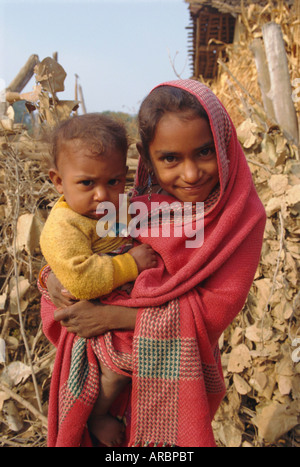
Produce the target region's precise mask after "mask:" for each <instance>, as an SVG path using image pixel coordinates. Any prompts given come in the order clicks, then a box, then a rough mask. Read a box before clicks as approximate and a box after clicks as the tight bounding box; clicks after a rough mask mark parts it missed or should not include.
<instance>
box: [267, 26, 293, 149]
mask: <svg viewBox="0 0 300 467" xmlns="http://www.w3.org/2000/svg"><path fill="white" fill-rule="evenodd" d="M262 32H263V39H264V44H265V50H266V56H267V62H268V69H269V75H270V83H271V90H270V93H269V97H270V99H271V100H272V102H273V108H274V113H275V117H276V120H277V122H278V125H279V126H280V127H281V128H282V130H283V132H284V133H285V134H286V136H287V137H288V138H289V139H291V140H293V141H294V143H295V144H296V145H298V141H299V135H298V120H297V114H296V109H295V107H294V103H293V100H292V86H291V80H290V74H289V68H288V61H287V56H286V51H285V46H284V41H283V36H282V31H281V27H280V25H279V24H276V23H273V22H270V23H266V24H264V25H263V27H262Z"/></svg>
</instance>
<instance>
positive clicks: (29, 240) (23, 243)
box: [16, 213, 43, 254]
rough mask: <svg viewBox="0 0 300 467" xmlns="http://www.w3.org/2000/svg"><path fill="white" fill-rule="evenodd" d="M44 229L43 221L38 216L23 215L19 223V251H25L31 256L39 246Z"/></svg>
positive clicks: (17, 240)
mask: <svg viewBox="0 0 300 467" xmlns="http://www.w3.org/2000/svg"><path fill="white" fill-rule="evenodd" d="M42 228H43V221H42V220H41V219H40V217H39V216H38V215H37V214H31V213H27V214H23V215H22V216H20V217H19V219H18V223H17V239H16V244H17V250H18V251H22V249H24V250H25V251H27V253H29V254H33V253H34V250H35V249H36V248H37V247H38V246H39V241H40V235H41V231H42Z"/></svg>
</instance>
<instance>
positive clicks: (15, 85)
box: [7, 55, 39, 92]
mask: <svg viewBox="0 0 300 467" xmlns="http://www.w3.org/2000/svg"><path fill="white" fill-rule="evenodd" d="M38 63H39V57H38V55H31V56H30V57H29V59H28V60H27V62H26V63H25V65H24V66H23V67H22V68H21V70H20V71H19V73H18V74H17V76H16V77H15V78H14V79H13V80H12V82H11V83H10V85H9V86H8V87H7V91H13V92H21V91H22V89H24V88H25V86H26V84H27V83H28V81H29V80H30V79H31V78H32V76H33V73H34V67H35V65H37V64H38Z"/></svg>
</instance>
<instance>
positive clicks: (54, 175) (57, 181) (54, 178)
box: [48, 168, 64, 195]
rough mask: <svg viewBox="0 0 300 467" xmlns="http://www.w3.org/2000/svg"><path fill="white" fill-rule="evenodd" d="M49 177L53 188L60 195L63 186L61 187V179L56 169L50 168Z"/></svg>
mask: <svg viewBox="0 0 300 467" xmlns="http://www.w3.org/2000/svg"><path fill="white" fill-rule="evenodd" d="M48 173H49V177H50V180H51V182H52V183H53V185H54V186H55V188H56V189H57V191H58V193H60V194H61V195H62V194H63V192H64V190H63V185H62V178H61V176H60V174H59V172H58V170H57V169H54V168H51V169H49V172H48Z"/></svg>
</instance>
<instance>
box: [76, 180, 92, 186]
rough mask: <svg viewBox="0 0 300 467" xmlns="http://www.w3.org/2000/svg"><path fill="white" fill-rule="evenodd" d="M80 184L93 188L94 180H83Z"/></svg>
mask: <svg viewBox="0 0 300 467" xmlns="http://www.w3.org/2000/svg"><path fill="white" fill-rule="evenodd" d="M79 183H80V184H81V185H83V186H92V184H93V180H81V181H80V182H79Z"/></svg>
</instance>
